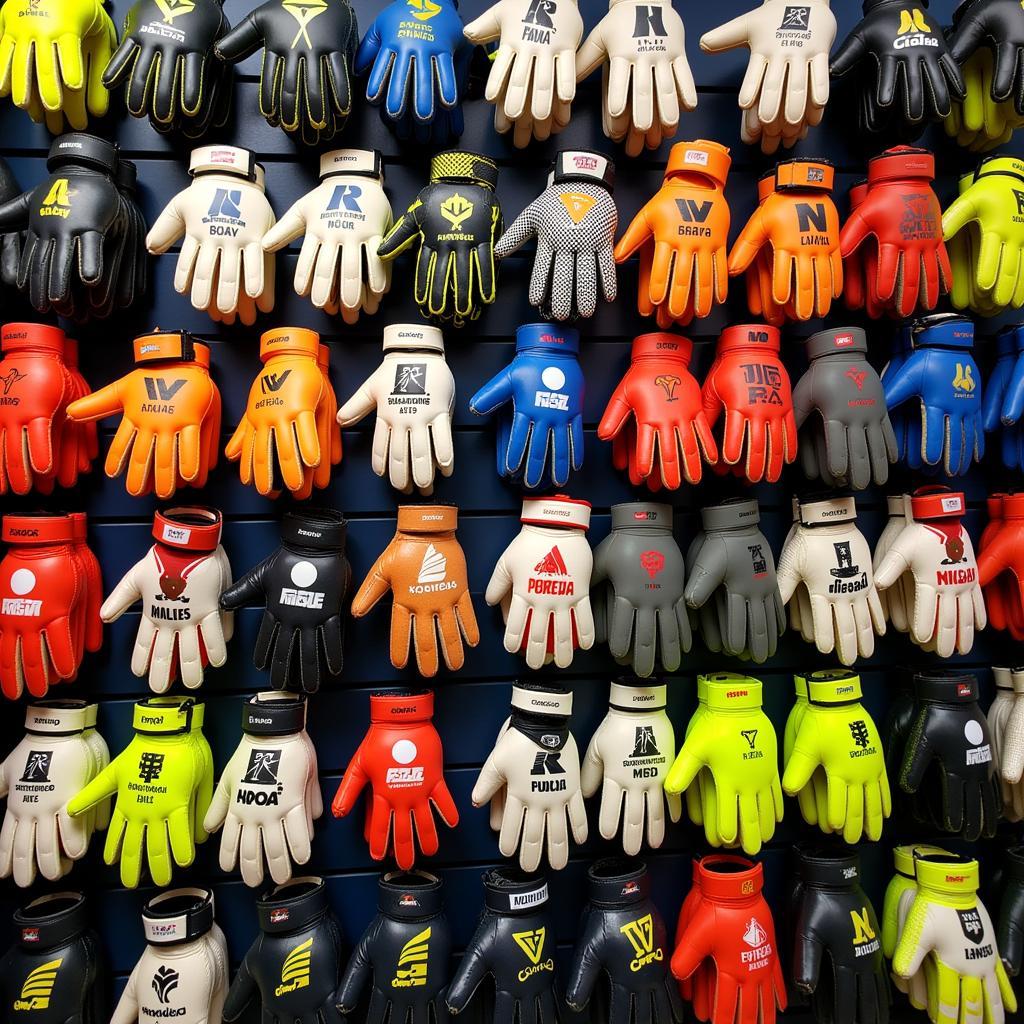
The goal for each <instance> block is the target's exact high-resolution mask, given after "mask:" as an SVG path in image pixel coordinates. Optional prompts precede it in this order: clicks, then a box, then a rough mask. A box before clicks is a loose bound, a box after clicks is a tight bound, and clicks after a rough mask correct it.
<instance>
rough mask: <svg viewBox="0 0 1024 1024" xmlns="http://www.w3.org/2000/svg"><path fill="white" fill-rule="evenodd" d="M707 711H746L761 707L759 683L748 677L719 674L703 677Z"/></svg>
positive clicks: (729, 673)
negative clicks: (705, 686)
mask: <svg viewBox="0 0 1024 1024" xmlns="http://www.w3.org/2000/svg"><path fill="white" fill-rule="evenodd" d="M704 679H705V681H706V683H707V696H708V710H709V711H711V710H714V711H747V710H750V709H754V708H759V707H761V691H762V686H761V681H760V680H759V679H751V678H750V676H741V675H734V674H733V673H731V672H719V673H715V674H714V675H706V676H705V677H704Z"/></svg>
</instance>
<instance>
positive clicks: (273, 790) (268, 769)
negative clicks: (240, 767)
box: [235, 750, 284, 807]
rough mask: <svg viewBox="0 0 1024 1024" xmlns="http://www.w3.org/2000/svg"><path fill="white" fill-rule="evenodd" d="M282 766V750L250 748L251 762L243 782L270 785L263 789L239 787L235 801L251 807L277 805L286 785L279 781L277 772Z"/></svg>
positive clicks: (252, 784)
mask: <svg viewBox="0 0 1024 1024" xmlns="http://www.w3.org/2000/svg"><path fill="white" fill-rule="evenodd" d="M280 767H281V751H280V750H250V751H249V764H248V767H247V768H246V769H245V774H244V775H243V776H242V783H243V784H244V785H249V786H265V787H270V788H269V790H268V789H263V790H247V789H241V788H239V789H238V791H237V793H236V794H235V803H236V804H243V805H244V806H247V807H251V806H252V805H253V804H255V805H256V806H257V807H277V806H278V800H279V797H280V795H281V793H282V791H283V790H284V786H282V785H280V784H279V783H278V781H277V773H278V770H279V769H280Z"/></svg>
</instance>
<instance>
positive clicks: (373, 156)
mask: <svg viewBox="0 0 1024 1024" xmlns="http://www.w3.org/2000/svg"><path fill="white" fill-rule="evenodd" d="M339 174H345V175H356V176H358V177H360V178H374V179H375V180H376V181H378V182H380V183H381V184H383V183H384V161H383V159H382V158H381V155H380V153H378V152H377V150H375V149H333V150H331V152H330V153H324V154H323V156H321V157H320V180H321V181H326V180H327V179H328V178H333V177H335V176H336V175H339Z"/></svg>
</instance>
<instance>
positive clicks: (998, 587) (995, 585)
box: [978, 494, 1020, 640]
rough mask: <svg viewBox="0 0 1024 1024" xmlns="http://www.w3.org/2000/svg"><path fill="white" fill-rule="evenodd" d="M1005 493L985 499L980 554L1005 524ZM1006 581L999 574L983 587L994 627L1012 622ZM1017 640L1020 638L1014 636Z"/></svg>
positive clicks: (987, 608) (991, 624) (979, 539)
mask: <svg viewBox="0 0 1024 1024" xmlns="http://www.w3.org/2000/svg"><path fill="white" fill-rule="evenodd" d="M1005 497H1006V495H1005V494H990V495H989V496H988V498H986V499H985V504H986V506H987V508H988V522H987V523H986V524H985V529H984V530H982V531H981V537H979V538H978V555H979V557H980V555H981V553H982V552H983V551H984V550H985V548H986V547H988V545H989V544H990V543H991V542H992V538H993V537H994V536H995V535H996V534H997V533H998V532H999V530H1000V529H1001V528H1002V525H1003V498H1005ZM1005 583H1006V581H1005V580H1004V579H1003V578H1002V577H1001V576H997V577H996V578H995V579H994V580H993V581H992V582H991V583H990V584H988V586H986V587H983V588H982V593H983V594H984V595H985V610H986V611H987V612H988V624H989V625H990V626H991V627H992V628H993V629H1000V630H1006V629H1009V627H1010V623H1009V621H1008V618H1007V598H1008V594H1007V592H1006V586H1005ZM1014 639H1015V640H1017V639H1020V638H1019V637H1014Z"/></svg>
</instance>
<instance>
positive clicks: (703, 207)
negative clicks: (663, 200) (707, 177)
mask: <svg viewBox="0 0 1024 1024" xmlns="http://www.w3.org/2000/svg"><path fill="white" fill-rule="evenodd" d="M714 205H715V204H714V202H713V201H712V200H710V199H706V200H702V201H700V202H698V201H697V200H696V199H686V198H683V199H677V200H676V207H677V208H678V210H679V217H680V219H681V220H682V222H683V223H682V224H680V225H678V226H677V228H676V234H678V235H680V236H681V237H684V238H710V237H711V235H712V229H711V228H709V227H703V226H702V225H704V223H705V222H706V221H707V219H708V217H709V216H710V215H711V211H712V209H714Z"/></svg>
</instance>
